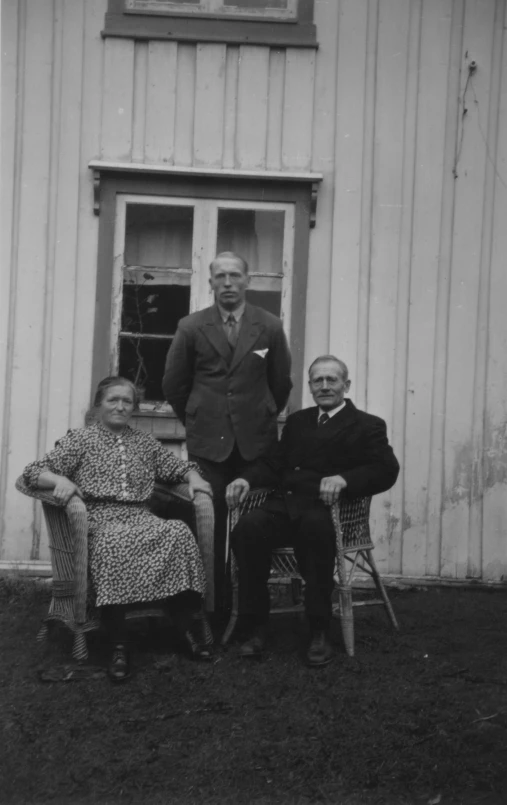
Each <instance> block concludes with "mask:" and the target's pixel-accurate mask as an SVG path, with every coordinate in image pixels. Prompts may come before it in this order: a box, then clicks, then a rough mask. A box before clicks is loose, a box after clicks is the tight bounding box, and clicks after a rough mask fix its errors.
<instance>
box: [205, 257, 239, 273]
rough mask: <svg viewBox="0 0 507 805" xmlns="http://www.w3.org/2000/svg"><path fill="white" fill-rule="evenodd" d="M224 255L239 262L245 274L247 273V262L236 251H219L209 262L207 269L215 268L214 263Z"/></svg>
mask: <svg viewBox="0 0 507 805" xmlns="http://www.w3.org/2000/svg"><path fill="white" fill-rule="evenodd" d="M222 257H226V258H227V259H228V260H237V261H238V263H240V265H241V268H242V269H243V271H244V273H245V274H248V263H247V261H246V260H245V258H244V257H241V255H240V254H236V252H220V254H217V256H216V257H215V258H214V259H213V260H212V261H211V263H210V264H209V270H210V273H211V271H212V270H213V269H214V268H215V266H216V263H217V262H218V261H219V260H220V259H221V258H222Z"/></svg>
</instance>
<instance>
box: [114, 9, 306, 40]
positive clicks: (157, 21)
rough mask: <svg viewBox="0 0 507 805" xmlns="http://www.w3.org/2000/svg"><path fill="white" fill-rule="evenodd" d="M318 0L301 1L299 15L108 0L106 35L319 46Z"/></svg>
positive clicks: (133, 37)
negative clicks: (315, 13) (315, 18)
mask: <svg viewBox="0 0 507 805" xmlns="http://www.w3.org/2000/svg"><path fill="white" fill-rule="evenodd" d="M313 6H314V0H297V12H296V17H293V18H283V17H276V16H268V15H266V16H263V15H262V14H260V13H259V14H254V15H250V16H248V15H247V14H243V13H241V14H238V15H237V16H233V14H232V13H231V12H227V11H225V12H224V13H221V12H214V13H213V14H209V13H204V12H202V13H201V12H196V11H190V10H186V11H185V10H177V11H172V10H168V9H159V10H156V9H144V10H141V9H136V8H127V6H126V1H125V0H108V8H107V12H106V15H105V20H104V29H103V31H102V36H103V37H125V38H131V39H141V40H142V39H165V40H177V41H186V42H223V43H229V44H238V45H239V44H248V45H269V46H271V47H305V48H317V47H318V44H317V36H316V28H315V25H314V23H313Z"/></svg>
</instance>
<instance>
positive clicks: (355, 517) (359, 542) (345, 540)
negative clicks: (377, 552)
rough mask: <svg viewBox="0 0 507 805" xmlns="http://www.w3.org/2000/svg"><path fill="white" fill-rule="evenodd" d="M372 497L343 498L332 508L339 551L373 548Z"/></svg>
mask: <svg viewBox="0 0 507 805" xmlns="http://www.w3.org/2000/svg"><path fill="white" fill-rule="evenodd" d="M370 504H371V496H370V497H358V498H343V499H341V500H339V501H338V503H334V504H333V505H332V506H331V507H330V508H331V518H332V520H333V526H334V529H335V534H336V545H337V548H338V550H342V551H343V550H345V551H348V550H349V551H350V550H360V549H364V548H372V547H373V545H372V542H371V537H370Z"/></svg>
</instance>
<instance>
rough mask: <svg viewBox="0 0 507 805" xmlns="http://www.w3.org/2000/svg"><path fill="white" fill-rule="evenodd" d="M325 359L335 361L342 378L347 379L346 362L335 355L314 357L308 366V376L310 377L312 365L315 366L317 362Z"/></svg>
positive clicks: (325, 360) (322, 361)
mask: <svg viewBox="0 0 507 805" xmlns="http://www.w3.org/2000/svg"><path fill="white" fill-rule="evenodd" d="M327 361H333V363H337V364H338V366H339V367H340V373H341V376H342V378H343V379H344V380H348V379H349V369H348V366H347V364H346V363H344V362H343V361H341V360H340V359H339V358H337V357H336V356H335V355H319V357H318V358H315V360H314V361H313V362H312V363H311V364H310V368H309V369H308V377H311V375H312V369H313V367H314V366H316V365H317V364H318V363H325V362H327Z"/></svg>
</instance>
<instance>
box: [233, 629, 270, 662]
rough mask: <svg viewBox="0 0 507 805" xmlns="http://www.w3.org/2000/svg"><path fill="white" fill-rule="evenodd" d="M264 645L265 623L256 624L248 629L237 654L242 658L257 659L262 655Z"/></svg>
mask: <svg viewBox="0 0 507 805" xmlns="http://www.w3.org/2000/svg"><path fill="white" fill-rule="evenodd" d="M265 647H266V625H265V624H258V625H257V626H253V627H252V628H251V629H250V630H249V632H248V636H247V639H246V640H245V641H244V643H242V644H241V646H240V647H239V656H240V657H243V658H244V659H257V660H259V659H260V658H261V657H262V653H263V651H264V649H265Z"/></svg>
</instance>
